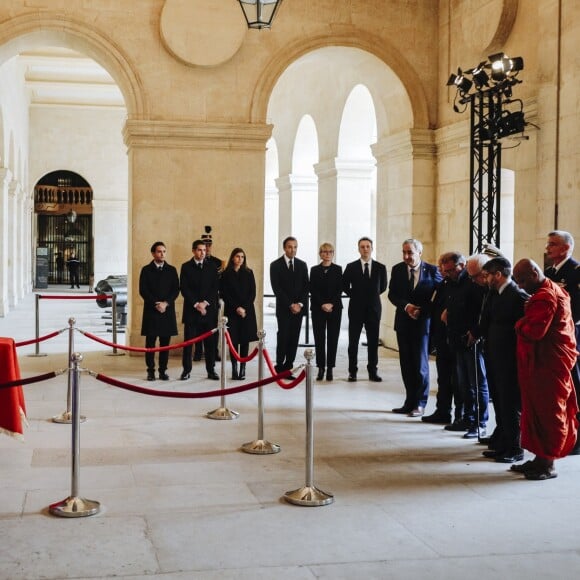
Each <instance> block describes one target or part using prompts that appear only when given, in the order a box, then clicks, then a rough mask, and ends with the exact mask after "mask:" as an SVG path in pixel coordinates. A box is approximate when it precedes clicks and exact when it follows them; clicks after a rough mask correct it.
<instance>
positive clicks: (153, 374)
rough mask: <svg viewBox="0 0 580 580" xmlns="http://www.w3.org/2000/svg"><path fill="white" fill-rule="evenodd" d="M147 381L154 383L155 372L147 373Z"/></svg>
mask: <svg viewBox="0 0 580 580" xmlns="http://www.w3.org/2000/svg"><path fill="white" fill-rule="evenodd" d="M147 380H148V381H154V380H155V371H147Z"/></svg>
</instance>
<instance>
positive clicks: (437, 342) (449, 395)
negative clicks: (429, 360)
mask: <svg viewBox="0 0 580 580" xmlns="http://www.w3.org/2000/svg"><path fill="white" fill-rule="evenodd" d="M438 267H439V272H440V274H441V275H442V276H443V280H441V281H440V282H439V284H438V285H437V286H436V287H435V291H434V292H433V295H432V297H431V328H430V336H429V340H430V347H431V349H432V350H434V351H435V367H436V369H437V398H436V403H435V411H434V412H433V413H431V415H425V416H423V417H421V421H423V422H424V423H436V424H441V425H448V424H450V423H451V422H452V420H451V411H452V408H453V390H454V389H453V381H454V374H455V358H454V356H453V351H452V350H451V349H450V348H449V344H448V342H447V326H446V325H445V323H444V322H443V321H442V320H441V315H442V314H443V311H444V310H445V306H446V304H447V301H448V300H449V291H450V288H451V282H450V280H449V278H447V277H446V276H445V274H444V273H443V265H442V263H441V258H439V261H438Z"/></svg>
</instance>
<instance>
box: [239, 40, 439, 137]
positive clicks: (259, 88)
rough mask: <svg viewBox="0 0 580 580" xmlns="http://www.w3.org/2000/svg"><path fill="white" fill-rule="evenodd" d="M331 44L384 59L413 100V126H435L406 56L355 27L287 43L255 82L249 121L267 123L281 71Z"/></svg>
mask: <svg viewBox="0 0 580 580" xmlns="http://www.w3.org/2000/svg"><path fill="white" fill-rule="evenodd" d="M328 46H342V47H349V48H359V49H361V50H364V51H366V52H368V53H370V54H372V55H374V56H376V57H377V58H379V59H380V60H382V61H383V62H384V63H385V64H386V65H387V66H388V67H389V68H390V69H391V70H392V71H393V72H394V73H395V75H396V76H397V78H398V79H399V80H400V82H401V83H402V85H403V87H404V89H405V91H406V93H407V95H408V98H409V100H410V102H411V109H412V112H413V126H414V127H415V128H421V129H428V128H432V127H434V126H435V120H434V119H430V118H429V109H428V105H427V98H426V95H425V92H424V90H423V87H422V84H421V81H420V79H419V76H418V75H417V73H416V72H415V71H414V69H413V68H412V67H411V66H410V64H409V63H408V62H407V60H406V59H405V58H404V57H403V55H402V54H401V53H400V52H399V51H398V50H397V49H395V48H394V47H393V46H392V45H391V44H390V43H388V42H386V41H385V39H384V38H379V37H376V36H374V35H370V34H365V36H364V37H360V35H359V34H357V31H356V29H354V28H353V29H352V31H351V33H350V34H347V33H343V34H336V35H331V36H327V35H320V36H312V37H310V38H301V39H300V40H296V41H295V42H293V43H289V44H287V45H284V46H283V47H282V48H280V50H278V51H277V52H276V53H274V54H273V55H272V57H271V58H270V60H269V61H268V63H267V65H266V66H265V67H264V70H263V72H262V74H261V76H260V78H259V79H258V82H257V83H256V87H255V90H254V94H253V96H252V102H251V110H250V121H251V122H252V123H264V122H265V121H266V118H267V110H268V103H269V101H270V96H271V93H272V90H273V89H274V87H275V85H276V83H277V81H278V79H279V77H280V76H281V75H282V73H283V72H284V71H285V70H286V69H287V68H288V67H289V66H290V65H291V64H292V63H293V62H294V61H296V60H297V59H299V58H300V57H301V56H303V55H305V54H306V53H308V52H312V51H314V50H316V49H319V48H324V47H328Z"/></svg>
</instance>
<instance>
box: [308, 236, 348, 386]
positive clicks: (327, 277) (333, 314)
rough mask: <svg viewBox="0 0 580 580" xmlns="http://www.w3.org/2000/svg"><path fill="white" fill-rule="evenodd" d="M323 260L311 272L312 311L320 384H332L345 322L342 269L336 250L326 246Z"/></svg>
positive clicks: (317, 378)
mask: <svg viewBox="0 0 580 580" xmlns="http://www.w3.org/2000/svg"><path fill="white" fill-rule="evenodd" d="M318 254H319V256H320V259H321V260H322V261H321V262H320V264H318V265H317V266H313V267H312V268H311V269H310V296H311V298H310V308H311V311H312V329H313V331H314V345H315V349H316V366H317V367H318V375H317V376H316V380H317V381H321V380H322V379H323V378H324V369H325V367H326V380H327V381H332V380H333V378H334V377H333V374H332V369H333V368H334V366H335V364H336V350H337V348H338V335H339V333H340V321H341V319H342V299H341V294H342V267H341V266H338V265H336V264H334V263H333V262H332V260H333V258H334V246H333V245H332V244H329V243H324V244H322V245H321V246H320V250H319V252H318Z"/></svg>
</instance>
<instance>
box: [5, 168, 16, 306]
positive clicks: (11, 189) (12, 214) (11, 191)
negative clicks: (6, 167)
mask: <svg viewBox="0 0 580 580" xmlns="http://www.w3.org/2000/svg"><path fill="white" fill-rule="evenodd" d="M18 189H19V187H18V181H16V180H15V179H13V180H11V181H10V183H9V184H8V224H7V225H8V304H9V306H10V308H13V307H14V306H16V304H17V303H18V299H17V296H18V290H17V288H18V240H17V234H18V227H19V223H18V201H17V198H18Z"/></svg>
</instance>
